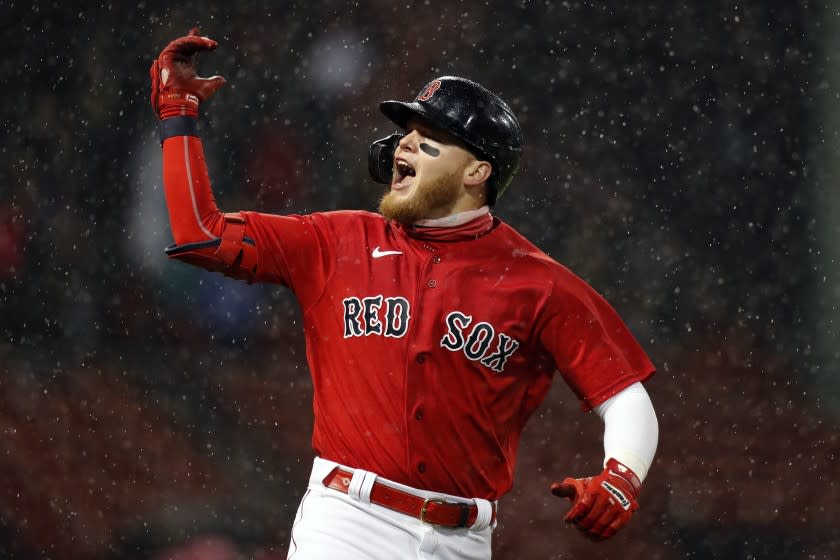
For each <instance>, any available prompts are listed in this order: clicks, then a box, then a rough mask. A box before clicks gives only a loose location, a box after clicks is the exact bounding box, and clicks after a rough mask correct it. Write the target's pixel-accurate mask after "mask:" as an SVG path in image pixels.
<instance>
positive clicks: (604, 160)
mask: <svg viewBox="0 0 840 560" xmlns="http://www.w3.org/2000/svg"><path fill="white" fill-rule="evenodd" d="M602 4H615V3H601V2H592V3H590V2H580V1H569V2H544V3H543V2H521V1H520V2H479V1H472V0H470V1H461V2H441V1H438V0H427V1H425V2H415V1H407V2H398V3H394V2H389V1H385V0H379V1H363V2H358V3H351V2H300V3H296V2H286V3H274V2H258V1H253V2H243V3H239V6H238V7H231V6H225V5H224V4H213V5H210V6H208V5H206V4H204V3H198V2H195V3H193V2H181V3H177V5H175V6H168V7H167V6H165V5H164V3H161V2H155V1H149V2H140V3H137V4H133V5H128V6H122V5H118V4H116V3H114V4H108V3H99V4H89V3H84V4H79V5H76V6H73V5H66V3H58V2H54V3H47V2H40V3H39V2H36V3H34V4H31V3H27V4H23V3H19V2H4V3H3V4H2V6H0V28H1V29H2V34H0V47H2V49H0V50H1V51H2V52H3V56H2V60H0V77H2V89H0V91H2V94H0V95H2V96H3V103H2V104H0V122H1V123H2V133H3V142H2V145H0V374H2V377H0V556H2V557H3V558H15V559H29V558H54V559H68V560H74V559H82V558H84V559H94V560H99V559H101V560H117V559H138V560H140V559H142V560H146V559H156V560H162V559H164V558H167V559H169V558H172V559H185V558H201V559H204V560H208V559H219V560H227V559H233V558H240V557H241V558H259V559H263V560H273V559H276V558H285V550H286V546H287V543H288V539H289V527H290V525H291V521H292V518H293V516H294V512H295V510H296V507H297V504H298V500H299V498H300V496H301V494H302V492H303V490H304V487H305V481H306V478H307V475H308V472H309V467H310V464H311V458H312V452H311V450H310V448H309V436H310V430H311V411H310V399H311V387H310V383H309V379H308V374H307V369H306V363H305V356H304V348H303V343H302V333H301V330H300V317H299V310H298V309H297V307H296V304H295V302H294V300H293V298H292V297H291V296H290V295H289V294H288V293H287V292H285V291H284V290H283V289H281V288H278V287H272V286H247V285H245V284H242V283H237V282H235V281H233V280H229V279H226V278H223V277H221V276H218V275H211V274H209V273H206V272H202V271H198V270H192V269H190V268H189V267H186V266H184V265H182V264H179V263H177V262H169V261H167V259H166V258H165V256H164V255H163V248H164V247H165V246H166V245H168V244H169V243H170V242H171V237H170V234H169V230H168V222H167V217H166V213H165V207H164V205H163V193H162V190H161V178H160V148H159V144H158V140H157V126H156V118H155V116H154V115H153V113H152V111H151V109H150V107H149V104H148V81H149V80H148V67H149V65H150V63H151V61H152V60H153V59H154V57H155V56H156V55H157V53H158V52H159V51H160V50H161V49H162V48H163V47H164V46H165V45H166V43H167V42H169V40H171V39H173V38H175V37H178V36H181V35H183V34H184V33H185V32H186V31H187V30H188V29H189V28H190V27H192V26H194V25H200V26H201V29H202V32H203V33H204V34H206V35H208V36H210V37H212V38H214V39H217V40H218V41H219V48H218V50H217V51H216V52H214V53H212V54H209V55H206V56H203V57H201V58H200V60H199V70H200V72H201V73H202V74H203V75H209V74H213V73H219V74H222V75H224V76H225V77H226V78H227V79H228V84H227V85H226V86H225V88H223V89H222V90H221V91H220V93H219V94H218V95H217V96H216V97H215V98H214V99H213V100H212V101H210V102H209V103H207V104H206V105H205V106H204V107H203V108H202V112H203V114H204V115H205V116H204V119H203V133H202V135H203V138H204V141H205V149H206V151H207V155H208V160H209V162H210V171H211V177H212V178H213V182H214V191H215V193H216V197H217V200H218V202H219V204H220V206H221V207H222V208H223V209H224V210H226V211H236V210H240V209H254V210H261V211H266V212H278V213H288V212H311V211H319V210H329V209H337V208H360V209H374V208H375V207H376V203H377V200H378V197H379V195H380V186H379V185H376V184H374V183H373V182H371V181H370V180H369V179H368V176H367V170H366V153H367V146H368V144H369V143H370V141H371V140H373V139H375V138H379V137H381V136H384V135H386V134H388V133H390V132H391V131H392V127H391V126H390V125H389V123H388V121H387V120H386V119H385V118H384V117H382V116H381V115H380V114H379V112H378V109H377V104H378V102H379V101H381V100H383V99H389V98H396V99H409V98H412V97H413V96H414V95H415V94H416V93H417V91H419V90H420V88H422V86H423V85H424V84H425V83H426V82H428V81H429V80H430V79H431V78H432V77H434V76H436V75H442V74H456V75H463V76H466V77H470V78H472V79H475V80H477V81H479V82H481V83H483V84H484V85H486V86H488V87H489V88H490V89H492V90H494V91H496V92H498V93H499V94H500V95H501V96H502V97H503V98H505V99H506V100H507V101H508V102H509V103H510V105H511V106H512V108H513V109H514V111H515V112H516V113H517V115H518V116H519V118H520V121H521V123H522V126H523V128H524V132H525V137H526V151H525V156H524V159H523V166H522V169H521V171H520V173H519V175H518V176H517V177H516V179H515V180H514V183H513V185H512V186H511V187H510V189H509V191H508V192H507V193H506V195H505V196H504V197H503V198H502V199H501V200H500V202H499V204H498V205H497V207H496V208H495V209H494V212H495V213H496V214H497V215H499V216H500V217H501V218H502V219H504V220H506V221H507V222H509V223H510V224H511V225H513V226H514V227H516V228H517V229H519V230H520V231H521V232H522V233H524V234H525V235H526V236H528V237H529V238H530V239H531V240H532V241H534V242H535V243H536V244H537V245H538V246H540V247H541V248H542V249H543V250H545V251H546V252H547V253H549V254H550V255H551V256H552V257H554V258H555V259H557V260H558V261H560V262H562V263H564V264H566V265H567V266H569V267H570V268H572V269H573V270H574V271H576V272H577V273H578V274H579V275H581V276H582V277H583V278H585V279H586V280H587V281H589V282H590V283H591V284H592V285H593V286H594V287H595V288H596V289H597V290H599V291H600V292H601V293H603V294H604V295H605V296H606V297H607V299H608V300H609V301H610V302H611V303H612V304H613V305H614V306H615V307H616V308H617V309H618V311H619V312H620V313H621V315H622V316H623V317H624V318H625V320H626V321H627V323H628V324H629V325H630V327H631V328H632V329H633V331H634V332H635V333H636V335H637V337H638V338H639V339H640V341H641V342H642V344H643V345H644V346H645V348H646V349H648V351H649V353H650V355H651V357H652V359H653V361H654V363H655V364H656V365H657V368H658V373H657V375H656V376H655V377H654V378H653V379H652V380H651V381H650V382H648V384H647V388H648V391H649V392H650V394H651V397H652V400H653V402H654V405H655V407H656V409H657V413H658V416H659V422H660V431H661V436H660V446H659V450H658V453H657V457H656V461H655V464H654V465H653V467H652V468H651V471H650V474H649V477H648V480H647V481H646V484H645V487H644V489H643V491H642V494H641V496H640V504H641V509H640V510H639V512H638V513H637V514H636V516H635V517H634V519H633V521H632V523H631V524H630V525H629V526H628V527H627V528H626V529H625V530H624V531H623V532H622V533H620V534H619V535H618V536H616V537H615V538H614V539H612V540H611V541H608V542H605V543H601V544H597V545H596V544H591V543H589V542H588V541H586V540H585V539H583V538H582V537H581V536H580V535H579V534H578V533H577V532H576V531H574V530H573V529H569V528H566V527H564V526H563V523H562V516H563V514H564V513H565V511H566V510H567V505H566V503H565V502H561V501H559V500H558V499H556V498H553V497H551V496H550V494H549V492H548V486H549V484H550V483H551V482H552V481H554V480H558V479H562V478H563V477H565V476H567V475H580V476H582V475H588V474H594V473H596V472H598V471H599V470H600V462H601V459H602V448H601V435H602V424H601V422H600V420H599V419H598V418H597V417H596V416H595V415H592V414H590V415H584V414H581V413H580V410H579V405H578V404H577V402H576V401H575V399H574V397H573V395H572V393H571V391H570V390H569V389H568V388H566V387H565V386H564V385H563V384H562V383H557V384H556V385H555V387H554V388H553V390H552V392H551V394H550V396H549V398H548V399H547V401H546V402H545V403H544V404H543V406H542V407H541V408H540V410H539V411H538V413H537V415H535V417H534V419H533V420H532V421H531V423H530V424H529V426H528V428H527V430H526V434H525V437H524V441H523V444H522V445H523V447H522V451H521V459H520V464H519V467H518V472H517V482H516V486H515V489H514V490H513V491H512V492H511V493H510V494H509V495H508V496H506V497H505V498H503V499H502V501H501V505H500V521H499V526H498V528H497V531H496V533H495V534H494V549H495V556H494V557H495V558H499V559H513V558H539V559H543V558H559V559H571V558H582V557H586V558H592V559H613V558H645V559H662V560H665V559H668V560H670V559H676V558H700V559H706V558H716V559H745V558H756V559H794V560H800V559H801V560H805V559H826V560H827V559H833V558H838V557H840V530H838V528H837V527H838V521H837V520H838V518H840V506H838V502H840V488H838V484H837V482H836V479H837V476H838V472H840V469H838V461H837V453H838V447H840V446H839V445H838V427H840V425H838V418H840V404H838V401H839V400H840V399H838V393H840V382H838V380H837V377H838V363H840V360H838V347H839V346H840V340H839V339H838V331H837V327H836V325H837V322H838V321H839V320H840V312H838V302H840V274H838V271H840V264H838V263H840V227H838V223H840V195H838V193H837V184H836V181H835V179H836V176H837V173H836V171H837V165H838V164H837V161H838V158H837V156H838V153H837V146H838V138H837V131H838V128H840V127H839V126H838V125H839V124H840V119H838V116H837V112H838V107H840V99H838V89H837V87H836V84H837V76H838V70H839V68H838V62H837V55H838V47H840V45H838V44H835V43H836V41H837V40H836V39H834V38H833V37H834V36H836V35H838V33H840V31H838V27H840V22H838V19H839V18H840V16H838V8H837V6H835V5H833V4H825V3H809V2H788V1H782V0H778V1H772V2H767V1H762V2H758V1H748V2H725V1H724V2H689V3H674V2H664V1H647V2H633V3H627V4H628V5H625V6H610V7H605V6H604V5H602Z"/></svg>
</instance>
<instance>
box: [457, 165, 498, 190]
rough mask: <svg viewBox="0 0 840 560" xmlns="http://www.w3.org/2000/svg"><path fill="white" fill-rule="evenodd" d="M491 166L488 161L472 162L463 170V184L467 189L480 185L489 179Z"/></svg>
mask: <svg viewBox="0 0 840 560" xmlns="http://www.w3.org/2000/svg"><path fill="white" fill-rule="evenodd" d="M492 171H493V166H491V165H490V162H489V161H482V160H474V161H471V162H470V163H468V164H467V167H466V168H465V169H464V184H465V185H467V186H468V187H470V186H474V185H480V184H481V183H483V182H485V181H486V180H487V179H489V178H490V173H491V172H492Z"/></svg>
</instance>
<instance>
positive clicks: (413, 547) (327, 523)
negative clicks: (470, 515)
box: [287, 458, 495, 560]
mask: <svg viewBox="0 0 840 560" xmlns="http://www.w3.org/2000/svg"><path fill="white" fill-rule="evenodd" d="M337 466H340V467H341V468H343V469H345V470H347V471H350V472H352V473H353V480H354V481H355V482H356V483H354V482H351V484H350V487H351V488H357V491H355V492H351V493H349V494H345V493H343V492H339V491H338V490H333V489H332V488H327V487H325V486H324V485H323V483H322V481H323V480H324V478H325V477H326V476H327V475H328V474H329V473H330V472H332V470H333V469H334V468H335V467H337ZM369 474H370V473H366V472H365V471H361V470H358V469H352V468H349V467H345V466H343V465H338V464H337V463H333V462H332V461H326V460H324V459H320V458H316V459H315V461H314V464H313V466H312V475H311V476H310V478H309V486H308V488H307V490H306V493H305V494H304V496H303V499H302V500H301V502H300V506H299V507H298V511H297V515H296V517H295V522H294V525H293V526H292V538H291V543H290V545H289V555H288V557H287V558H288V560H336V559H341V560H396V559H399V560H402V559H416V560H432V559H435V560H489V558H490V538H491V535H492V532H493V528H494V527H495V522H492V523H491V521H490V519H491V517H492V513H491V511H492V509H491V508H492V506H491V503H490V502H488V501H487V500H481V499H466V498H461V497H458V496H450V495H447V494H437V493H434V492H426V491H423V490H417V489H415V488H411V487H409V486H405V485H402V484H398V483H396V482H391V481H389V480H386V479H383V478H381V477H377V479H376V480H377V482H379V483H383V484H386V485H389V486H392V487H394V488H398V489H400V490H403V491H405V492H410V493H412V494H415V495H417V496H420V497H422V498H443V499H445V500H447V501H452V502H462V503H469V504H474V505H476V506H478V508H479V512H480V514H479V517H478V519H476V522H475V524H474V525H473V527H469V528H460V529H452V528H447V527H441V526H436V525H430V524H428V523H424V522H423V521H420V519H416V518H414V517H411V516H409V515H406V514H404V513H400V512H397V511H394V510H391V509H388V508H385V507H382V506H380V505H377V504H372V503H370V488H371V485H370V484H361V483H359V481H360V480H364V479H365V478H367V479H368V480H371V478H370V477H369ZM366 475H368V476H366ZM357 478H358V479H359V480H356V479H357ZM359 486H361V488H359Z"/></svg>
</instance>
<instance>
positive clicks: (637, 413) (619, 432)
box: [595, 383, 659, 480]
mask: <svg viewBox="0 0 840 560" xmlns="http://www.w3.org/2000/svg"><path fill="white" fill-rule="evenodd" d="M595 412H596V413H597V414H598V416H600V417H601V418H602V419H603V420H604V454H605V455H606V457H605V458H604V464H606V462H607V459H609V458H610V457H612V458H614V459H616V460H618V461H620V462H621V463H624V464H625V465H627V466H628V467H630V468H631V469H633V472H635V473H636V475H637V476H638V477H639V480H644V479H645V476H647V472H648V469H649V468H650V465H651V464H652V463H653V456H654V454H655V453H656V444H657V443H658V441H659V423H658V422H657V420H656V412H655V411H654V410H653V403H651V402H650V397H649V396H648V394H647V391H645V388H644V387H643V386H642V384H641V383H634V384H632V385H630V386H629V387H627V388H626V389H624V390H622V391H621V392H620V393H618V394H616V395H615V396H613V397H612V398H610V399H608V400H607V401H605V402H603V403H601V404H600V405H598V406H596V407H595Z"/></svg>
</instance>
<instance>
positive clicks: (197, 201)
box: [149, 29, 258, 282]
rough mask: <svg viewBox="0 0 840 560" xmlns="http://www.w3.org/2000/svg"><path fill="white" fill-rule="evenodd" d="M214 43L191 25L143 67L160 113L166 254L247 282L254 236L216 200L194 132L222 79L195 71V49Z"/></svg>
mask: <svg viewBox="0 0 840 560" xmlns="http://www.w3.org/2000/svg"><path fill="white" fill-rule="evenodd" d="M216 45H217V43H216V41H213V40H212V39H209V38H207V37H202V36H200V35H199V32H198V29H192V30H191V31H190V32H189V34H188V35H187V36H185V37H181V38H179V39H175V40H174V41H172V42H171V43H169V44H168V45H167V46H166V48H164V49H163V51H162V52H161V53H160V55H159V56H158V58H157V60H155V61H154V62H153V63H152V67H151V68H150V69H149V74H150V76H151V80H152V91H151V103H152V108H153V109H154V111H155V113H156V114H157V115H158V118H160V138H161V146H162V148H163V187H164V191H165V193H166V205H167V208H168V211H169V224H170V227H171V228H172V236H173V238H174V240H175V243H174V245H172V246H171V247H169V248H167V250H166V254H167V255H169V256H170V257H171V258H175V259H178V260H181V261H184V262H187V263H189V264H192V265H195V266H199V267H201V268H205V269H207V270H212V271H217V272H222V273H224V274H226V275H228V276H232V277H235V278H239V279H243V280H247V281H249V282H251V281H253V280H254V277H255V274H256V269H257V264H258V254H257V251H256V248H255V243H254V240H253V239H252V238H250V237H249V236H247V235H246V220H245V218H244V216H243V215H241V214H240V213H232V214H224V213H222V212H221V211H220V210H219V208H218V207H217V206H216V201H215V199H214V198H213V193H212V191H211V187H210V177H209V174H208V172H207V164H206V162H205V159H204V149H203V146H202V143H201V139H200V138H199V137H198V135H197V133H196V124H197V120H198V106H199V103H201V102H204V101H207V100H208V99H209V98H210V97H212V95H213V94H214V93H216V91H217V90H218V89H219V88H220V87H222V85H224V83H225V80H224V78H222V77H221V76H212V77H210V78H201V77H199V76H198V75H197V74H196V70H195V55H196V53H199V52H203V51H211V50H213V49H215V48H216Z"/></svg>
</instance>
